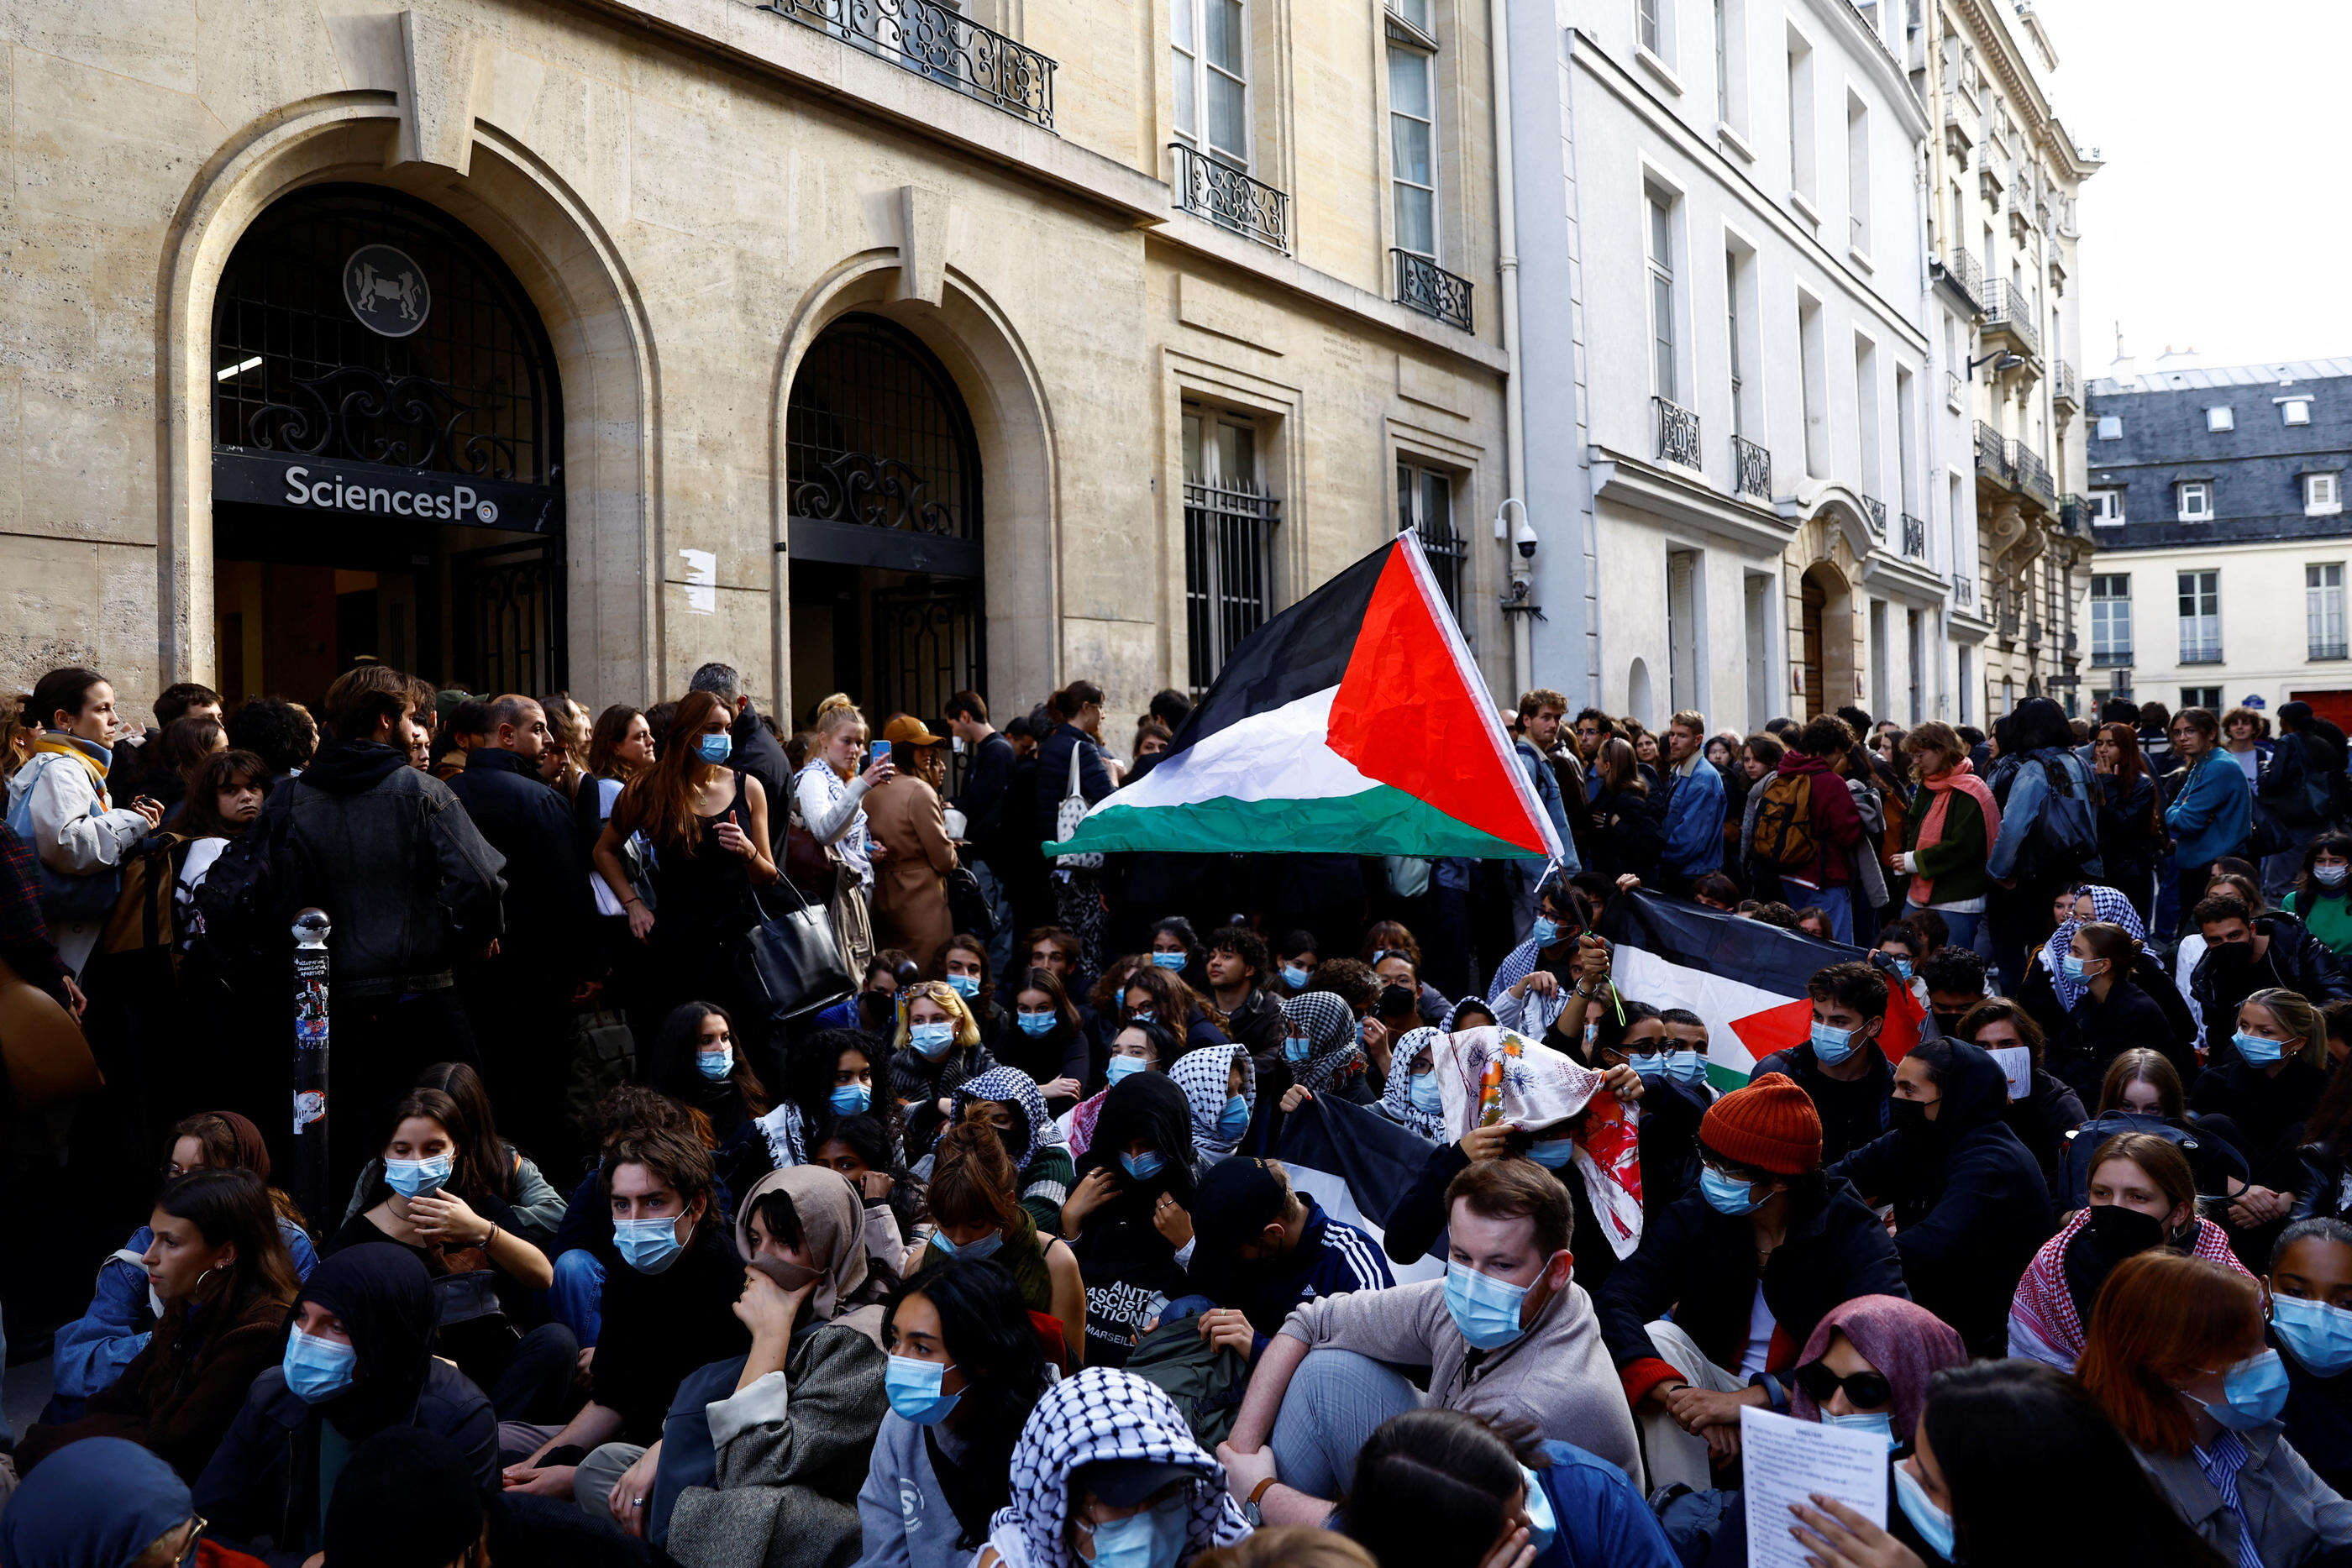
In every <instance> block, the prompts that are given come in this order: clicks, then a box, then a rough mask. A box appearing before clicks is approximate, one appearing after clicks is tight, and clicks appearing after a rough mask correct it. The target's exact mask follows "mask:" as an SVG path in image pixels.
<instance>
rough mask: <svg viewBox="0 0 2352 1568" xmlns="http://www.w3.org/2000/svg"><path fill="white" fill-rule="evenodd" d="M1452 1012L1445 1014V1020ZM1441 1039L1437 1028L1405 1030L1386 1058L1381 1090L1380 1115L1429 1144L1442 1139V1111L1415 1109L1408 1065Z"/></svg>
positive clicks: (1418, 1059) (1450, 1016)
mask: <svg viewBox="0 0 2352 1568" xmlns="http://www.w3.org/2000/svg"><path fill="white" fill-rule="evenodd" d="M1452 1016H1453V1015H1452V1014H1451V1013H1449V1014H1448V1015H1447V1017H1448V1019H1449V1020H1450V1019H1451V1018H1452ZM1444 1038H1445V1031H1444V1030H1440V1029H1416V1030H1406V1031H1405V1037H1404V1038H1403V1039H1402V1040H1399V1041H1397V1046H1396V1053H1395V1054H1394V1055H1393V1056H1391V1057H1390V1058H1389V1081H1388V1085H1387V1087H1386V1088H1384V1089H1383V1090H1382V1091H1381V1114H1382V1115H1383V1116H1386V1117H1387V1118H1388V1119H1389V1120H1390V1121H1391V1122H1394V1123H1395V1124H1398V1125H1399V1126H1401V1127H1408V1128H1411V1129H1412V1131H1413V1132H1415V1133H1418V1134H1421V1135H1422V1136H1423V1137H1424V1138H1427V1139H1428V1140H1429V1141H1430V1142H1431V1143H1433V1144H1434V1143H1438V1142H1441V1141H1443V1139H1444V1135H1445V1112H1444V1107H1443V1106H1441V1107H1440V1108H1439V1109H1437V1110H1435V1111H1422V1110H1417V1109H1415V1108H1414V1106H1413V1103H1412V1064H1413V1063H1414V1062H1416V1061H1420V1060H1421V1059H1422V1058H1423V1056H1424V1055H1426V1054H1428V1052H1429V1050H1430V1048H1431V1047H1432V1046H1434V1045H1435V1044H1437V1042H1438V1041H1440V1040H1444Z"/></svg>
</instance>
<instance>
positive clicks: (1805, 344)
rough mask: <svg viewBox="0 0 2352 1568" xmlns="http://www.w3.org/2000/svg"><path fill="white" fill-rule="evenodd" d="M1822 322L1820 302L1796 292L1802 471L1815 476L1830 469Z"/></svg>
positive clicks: (1826, 347)
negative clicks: (1802, 398)
mask: <svg viewBox="0 0 2352 1568" xmlns="http://www.w3.org/2000/svg"><path fill="white" fill-rule="evenodd" d="M1826 332H1827V329H1825V328H1824V327H1823V326H1822V302H1821V301H1820V300H1818V299H1815V298H1812V297H1811V295H1808V294H1803V293H1800V294H1799V295H1798V296H1797V350H1798V355H1797V368H1798V371H1799V372H1800V374H1801V375H1802V377H1803V379H1804V388H1803V391H1804V394H1805V472H1806V473H1807V474H1808V475H1810V476H1812V477H1813V478H1816V479H1822V478H1827V477H1828V476H1829V471H1830V403H1829V397H1830V383H1829V376H1830V371H1829V340H1828V337H1827V335H1826Z"/></svg>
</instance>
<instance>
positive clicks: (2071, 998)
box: [2042, 883, 2147, 1012]
mask: <svg viewBox="0 0 2352 1568" xmlns="http://www.w3.org/2000/svg"><path fill="white" fill-rule="evenodd" d="M2083 891H2084V893H2087V894H2090V895H2091V918H2092V919H2094V920H2105V921H2107V922H2109V923H2111V924H2113V925H2120V926H2122V927H2123V928H2124V929H2125V930H2126V931H2128V932H2130V933H2131V934H2132V940H2133V941H2135V942H2142V943H2144V942H2146V941H2147V926H2145V925H2141V924H2140V919H2139V911H2138V910H2137V909H2134V908H2133V907H2132V905H2131V900H2130V899H2128V898H2126V897H2125V896H2124V895H2123V894H2121V893H2119V892H2117V891H2116V889H2114V888H2112V887H2102V886H2100V885H2099V884H2098V883H2089V884H2087V885H2085V886H2084V889H2083ZM2082 928H2083V922H2082V921H2079V920H2062V921H2060V922H2059V923H2058V929H2057V930H2055V931H2053V932H2052V933H2051V934H2050V940H2049V941H2048V942H2046V943H2044V944H2042V959H2043V961H2044V962H2046V963H2047V964H2048V965H2049V966H2050V983H2051V985H2052V986H2053V987H2055V988H2057V992H2058V1002H2059V1005H2060V1006H2061V1007H2063V1008H2064V1009H2066V1010H2067V1011H2068V1012H2073V1011H2074V1004H2075V1003H2076V1002H2078V1001H2080V1000H2082V998H2083V995H2084V992H2086V991H2088V990H2089V989H2090V988H2091V987H2090V982H2089V981H2087V980H2070V979H2068V978H2067V977H2066V950H2067V948H2068V947H2069V946H2072V945H2073V943H2074V933H2075V932H2077V931H2080V930H2081V929H2082ZM2116 978H2117V979H2119V980H2120V979H2124V978H2126V976H2125V975H2117V976H2116Z"/></svg>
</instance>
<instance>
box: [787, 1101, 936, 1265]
mask: <svg viewBox="0 0 2352 1568" xmlns="http://www.w3.org/2000/svg"><path fill="white" fill-rule="evenodd" d="M809 1164H811V1165H813V1166H824V1167H826V1168H827V1169H828V1170H835V1171H839V1172H840V1173H841V1174H842V1175H843V1176H846V1177H848V1178H849V1185H850V1186H854V1187H856V1189H857V1190H858V1193H859V1194H860V1195H861V1196H862V1197H864V1198H865V1200H866V1261H867V1262H868V1263H869V1264H871V1265H872V1266H873V1268H874V1269H875V1270H876V1271H877V1273H879V1274H887V1275H888V1276H889V1277H890V1279H892V1280H893V1281H896V1280H900V1279H903V1278H905V1277H906V1272H907V1249H908V1240H907V1239H908V1237H911V1236H913V1235H914V1234H915V1231H916V1227H917V1226H918V1224H919V1223H921V1222H922V1221H923V1219H924V1218H925V1217H924V1214H923V1209H922V1200H923V1184H922V1183H921V1182H920V1181H919V1180H917V1179H916V1177H915V1174H914V1173H913V1172H912V1171H909V1170H908V1169H907V1167H906V1166H905V1165H903V1164H901V1163H900V1162H899V1160H898V1155H897V1154H896V1153H895V1152H894V1151H893V1149H892V1147H891V1145H890V1139H889V1134H888V1133H887V1132H886V1131H885V1130H884V1128H883V1125H882V1124H881V1123H880V1122H878V1121H877V1120H876V1119H875V1118H874V1117H872V1116H835V1118H834V1119H833V1120H832V1121H831V1122H828V1123H827V1124H825V1128H824V1134H822V1135H821V1137H820V1138H819V1140H818V1143H817V1145H816V1147H814V1148H813V1149H811V1150H810V1151H809Z"/></svg>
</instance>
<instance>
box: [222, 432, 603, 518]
mask: <svg viewBox="0 0 2352 1568" xmlns="http://www.w3.org/2000/svg"><path fill="white" fill-rule="evenodd" d="M213 499H214V500H215V501H239V502H244V503H246V504H247V505H249V506H258V507H284V508H287V509H289V510H293V511H301V512H320V513H329V514H333V515H338V516H342V517H352V516H360V517H387V518H391V519H394V520H395V521H409V522H417V523H462V524H467V525H469V526H471V527H474V528H511V529H514V530H516V531H518V532H520V533H533V534H551V533H561V532H562V530H563V497H562V492H561V491H558V490H557V489H555V488H554V487H553V486H546V485H518V484H515V483H513V482H512V481H510V480H503V479H484V478H478V477H475V476H462V475H457V474H442V473H436V472H434V471H432V470H429V469H424V468H394V467H391V466H389V465H384V464H381V463H337V462H332V461H330V460H325V459H320V458H316V457H303V456H295V455H287V454H284V453H278V452H255V451H252V450H250V449H239V448H236V447H226V448H221V449H218V450H215V452H214V453H213Z"/></svg>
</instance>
